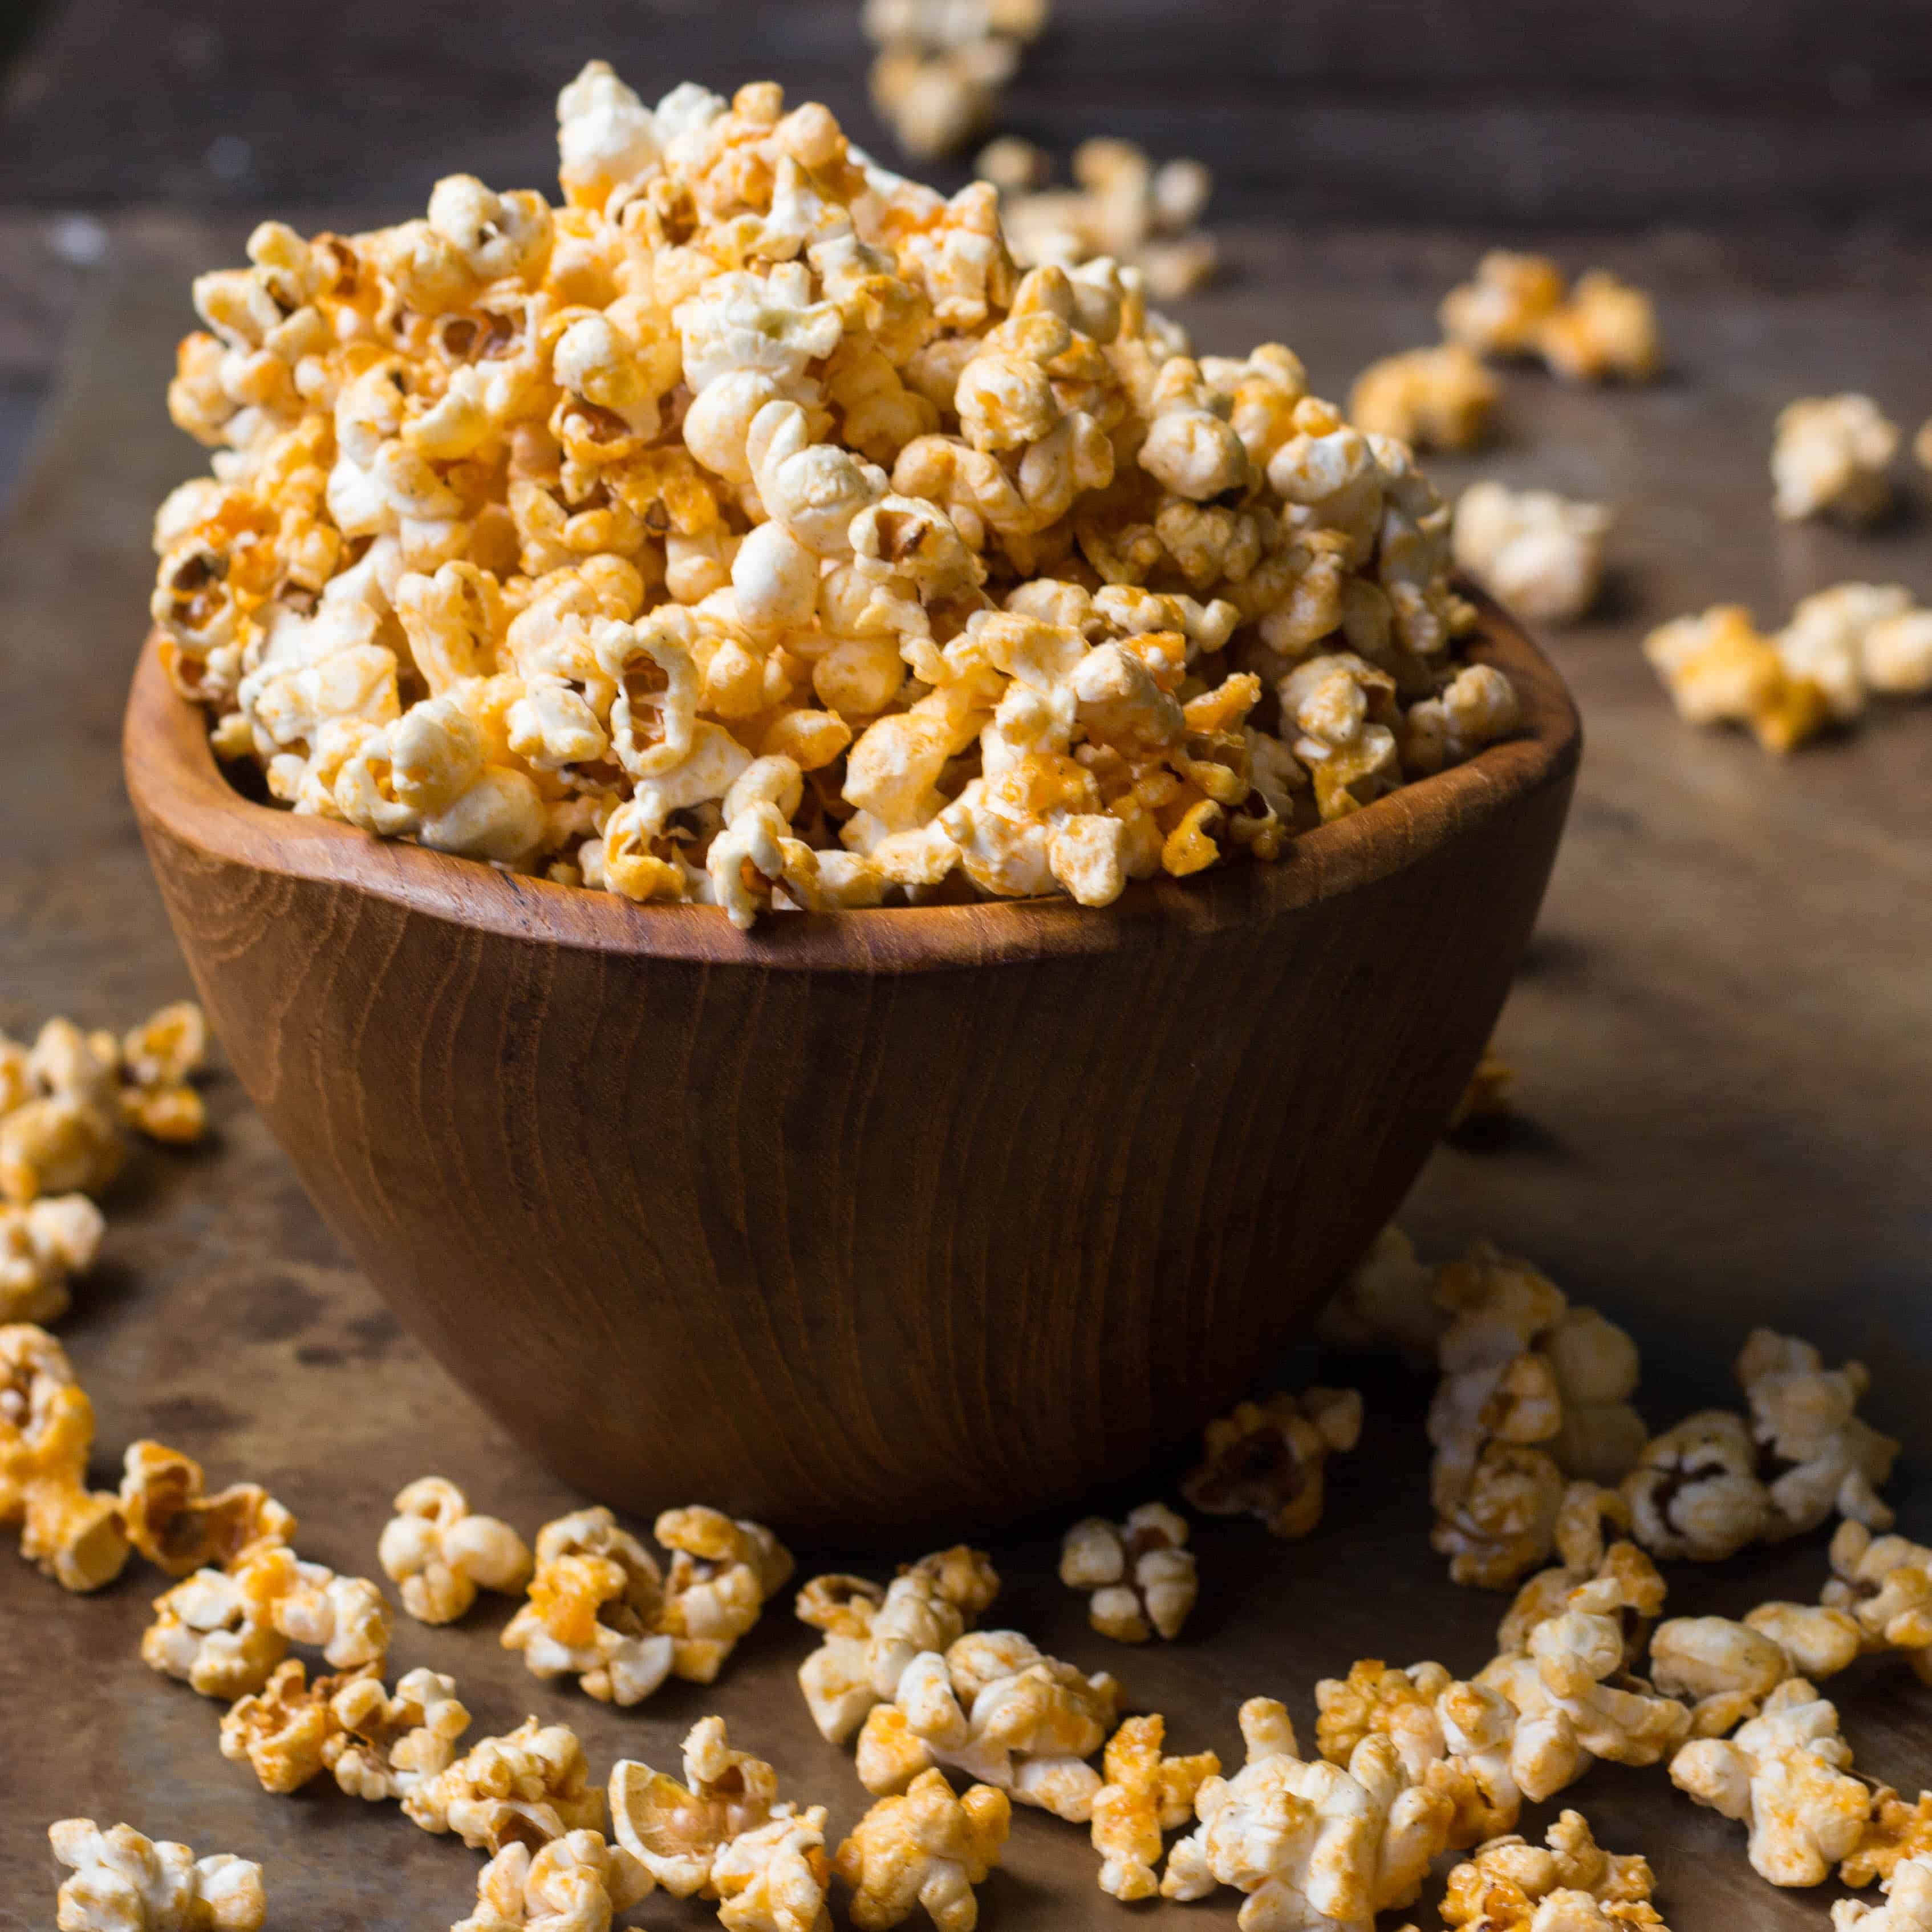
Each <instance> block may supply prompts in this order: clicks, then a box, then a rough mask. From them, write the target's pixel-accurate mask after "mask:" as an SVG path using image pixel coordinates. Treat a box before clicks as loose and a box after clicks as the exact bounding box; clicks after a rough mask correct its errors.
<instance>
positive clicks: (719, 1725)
mask: <svg viewBox="0 0 1932 1932" xmlns="http://www.w3.org/2000/svg"><path fill="white" fill-rule="evenodd" d="M777 1799H778V1778H777V1775H776V1774H775V1772H773V1771H772V1768H771V1766H769V1764H767V1763H766V1762H765V1761H764V1760H763V1759H762V1758H759V1757H754V1756H753V1755H752V1754H751V1753H750V1752H749V1751H736V1750H733V1748H731V1745H730V1741H729V1739H728V1738H727V1736H726V1733H725V1728H724V1719H723V1718H717V1717H711V1718H702V1719H700V1721H699V1722H698V1723H697V1724H695V1725H694V1726H693V1727H692V1728H691V1732H690V1734H689V1735H688V1736H687V1737H686V1738H685V1741H684V1782H683V1783H682V1784H679V1782H678V1781H677V1780H676V1779H675V1778H671V1777H669V1776H667V1775H666V1774H664V1772H657V1771H653V1770H652V1769H651V1768H650V1766H649V1765H646V1764H641V1763H637V1762H636V1761H635V1760H631V1759H628V1758H627V1759H624V1760H620V1761H619V1763H617V1764H616V1765H615V1766H613V1767H612V1769H611V1772H610V1820H611V1829H612V1832H613V1834H614V1835H615V1837H616V1841H617V1843H619V1845H621V1846H622V1847H623V1848H624V1849H625V1851H626V1852H628V1853H629V1854H630V1855H631V1856H632V1857H633V1858H635V1859H637V1861H638V1862H639V1864H640V1865H641V1866H642V1867H643V1869H644V1870H646V1871H647V1872H648V1873H649V1874H650V1876H651V1877H652V1879H653V1881H654V1882H656V1883H657V1884H659V1885H662V1886H663V1887H664V1889H665V1890H666V1891H668V1892H670V1894H672V1896H673V1897H676V1898H691V1897H700V1896H702V1897H712V1896H714V1895H715V1888H714V1887H713V1885H712V1866H713V1864H714V1863H715V1861H716V1859H717V1858H718V1854H719V1853H720V1852H721V1851H722V1850H723V1849H724V1847H725V1846H727V1845H729V1844H730V1843H732V1842H733V1841H735V1840H736V1839H738V1838H739V1837H740V1836H741V1835H743V1834H745V1833H747V1832H755V1831H757V1830H759V1829H761V1828H762V1827H763V1826H766V1824H768V1823H769V1822H770V1821H771V1820H772V1818H773V1817H775V1816H777V1815H778V1814H779V1812H780V1810H781V1808H780V1807H779V1806H778V1803H777ZM782 1810H783V1811H784V1814H785V1815H787V1816H788V1815H789V1814H790V1807H789V1806H786V1807H784V1808H782Z"/></svg>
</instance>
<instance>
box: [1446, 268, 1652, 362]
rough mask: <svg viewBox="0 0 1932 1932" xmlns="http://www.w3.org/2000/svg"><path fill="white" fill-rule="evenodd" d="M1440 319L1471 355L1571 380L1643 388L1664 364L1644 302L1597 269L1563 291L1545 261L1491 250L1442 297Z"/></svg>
mask: <svg viewBox="0 0 1932 1932" xmlns="http://www.w3.org/2000/svg"><path fill="white" fill-rule="evenodd" d="M1441 320H1442V330H1443V333H1444V334H1445V335H1447V336H1448V338H1449V339H1450V341H1451V342H1454V343H1457V344H1460V345H1461V346H1463V347H1465V348H1466V349H1469V350H1473V351H1474V352H1475V353H1476V354H1477V355H1478V356H1541V357H1543V359H1544V361H1545V362H1547V363H1548V364H1549V365H1550V370H1551V371H1552V372H1553V374H1556V375H1559V376H1562V377H1565V378H1567V379H1568V380H1570V381H1571V382H1586V383H1600V382H1603V381H1604V380H1607V379H1608V378H1610V377H1622V378H1623V379H1625V380H1627V381H1630V382H1636V383H1640V382H1646V381H1648V380H1649V379H1650V378H1651V377H1653V376H1655V374H1657V371H1658V365H1660V364H1661V362H1662V360H1663V349H1662V345H1661V342H1660V341H1659V339H1658V328H1657V314H1656V311H1655V308H1654V306H1653V305H1652V302H1651V299H1650V298H1649V296H1647V295H1646V294H1645V293H1644V292H1643V290H1641V289H1637V288H1633V287H1631V285H1630V284H1628V282H1625V281H1621V280H1619V278H1618V277H1616V276H1615V275H1612V274H1611V273H1610V272H1609V271H1608V270H1607V269H1590V270H1589V271H1588V272H1586V273H1585V274H1583V275H1580V276H1579V277H1578V278H1577V285H1576V287H1574V289H1568V290H1566V288H1565V283H1564V278H1563V272H1562V270H1561V269H1559V267H1558V266H1556V263H1554V262H1553V261H1552V260H1550V258H1549V257H1548V256H1547V255H1517V254H1511V253H1509V252H1508V251H1507V250H1504V249H1493V250H1492V251H1490V253H1489V254H1487V255H1485V256H1484V257H1483V259H1482V260H1481V261H1480V262H1479V263H1478V264H1477V265H1476V274H1475V279H1474V280H1473V281H1469V282H1466V283H1463V284H1461V285H1460V286H1459V287H1456V288H1454V289H1452V290H1450V292H1449V293H1448V295H1447V296H1445V297H1444V298H1443V302H1442V311H1441Z"/></svg>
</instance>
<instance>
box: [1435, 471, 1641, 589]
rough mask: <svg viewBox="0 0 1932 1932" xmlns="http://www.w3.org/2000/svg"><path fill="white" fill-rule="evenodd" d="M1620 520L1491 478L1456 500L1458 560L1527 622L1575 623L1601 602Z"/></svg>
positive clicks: (1593, 506) (1594, 507) (1591, 506)
mask: <svg viewBox="0 0 1932 1932" xmlns="http://www.w3.org/2000/svg"><path fill="white" fill-rule="evenodd" d="M1614 521H1615V518H1614V517H1613V515H1612V514H1611V512H1610V510H1609V509H1608V508H1607V507H1606V506H1605V505H1604V504H1601V503H1579V502H1571V500H1570V499H1568V497H1565V496H1558V495H1557V493H1556V491H1555V490H1512V489H1511V488H1510V487H1509V486H1508V484H1505V483H1499V482H1496V481H1494V480H1493V479H1491V478H1485V479H1484V481H1481V482H1478V483H1472V484H1470V485H1469V487H1468V488H1467V489H1466V490H1464V491H1463V493H1462V495H1461V496H1459V497H1458V498H1457V499H1456V523H1455V555H1456V562H1457V564H1458V565H1459V566H1460V568H1463V569H1464V570H1466V571H1468V572H1469V574H1470V575H1471V576H1472V577H1474V578H1475V580H1477V582H1478V583H1481V585H1482V586H1483V587H1484V589H1486V590H1487V591H1488V592H1490V595H1492V596H1493V597H1495V598H1497V599H1498V600H1499V601H1501V602H1502V603H1504V604H1508V607H1510V609H1511V610H1513V611H1514V613H1516V614H1517V616H1519V617H1521V618H1523V619H1524V620H1525V621H1526V622H1529V623H1535V624H1574V623H1575V622H1577V620H1578V619H1580V618H1581V617H1583V616H1587V615H1588V614H1589V609H1590V606H1591V605H1592V604H1594V603H1595V601H1597V592H1598V589H1599V587H1600V586H1601V584H1602V583H1603V578H1604V539H1605V538H1607V536H1608V535H1610V526H1611V524H1612V523H1613V522H1614Z"/></svg>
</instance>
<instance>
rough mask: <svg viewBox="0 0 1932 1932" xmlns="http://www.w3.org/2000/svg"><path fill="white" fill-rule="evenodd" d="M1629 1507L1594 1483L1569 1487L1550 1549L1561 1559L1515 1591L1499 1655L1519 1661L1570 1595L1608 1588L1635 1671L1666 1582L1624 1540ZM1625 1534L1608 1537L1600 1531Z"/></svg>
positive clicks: (1500, 1631)
mask: <svg viewBox="0 0 1932 1932" xmlns="http://www.w3.org/2000/svg"><path fill="white" fill-rule="evenodd" d="M1609 1529H1614V1530H1617V1531H1620V1532H1624V1534H1622V1535H1619V1536H1617V1537H1616V1538H1614V1539H1611V1538H1607V1536H1606V1535H1605V1532H1606V1531H1607V1530H1609ZM1630 1530H1631V1508H1630V1505H1629V1503H1628V1502H1627V1501H1626V1500H1625V1498H1624V1496H1623V1495H1622V1492H1621V1491H1619V1490H1607V1489H1604V1488H1601V1487H1599V1486H1598V1484H1595V1483H1589V1482H1577V1483H1572V1484H1571V1485H1570V1486H1569V1487H1568V1488H1567V1489H1566V1490H1565V1491H1564V1492H1563V1500H1562V1504H1561V1505H1560V1506H1559V1508H1558V1510H1557V1512H1556V1551H1557V1555H1558V1556H1559V1559H1560V1561H1559V1562H1558V1563H1557V1564H1556V1566H1555V1567H1554V1568H1551V1569H1548V1570H1542V1571H1538V1573H1537V1574H1535V1576H1533V1577H1531V1578H1529V1580H1528V1581H1527V1582H1526V1583H1524V1584H1523V1587H1522V1588H1521V1589H1520V1590H1518V1591H1517V1594H1516V1598H1515V1601H1514V1602H1513V1603H1511V1605H1510V1607H1509V1609H1508V1611H1507V1612H1506V1613H1505V1614H1504V1616H1503V1619H1502V1622H1501V1623H1500V1624H1499V1625H1498V1626H1497V1627H1496V1650H1497V1652H1498V1654H1499V1655H1501V1656H1505V1657H1508V1656H1520V1655H1524V1654H1526V1652H1527V1651H1528V1649H1529V1635H1530V1632H1531V1631H1533V1630H1534V1629H1535V1628H1536V1626H1537V1625H1538V1624H1540V1623H1541V1622H1543V1621H1544V1619H1546V1618H1548V1617H1554V1616H1561V1615H1562V1613H1563V1612H1564V1611H1565V1610H1568V1608H1569V1607H1570V1600H1571V1597H1572V1595H1574V1593H1575V1592H1577V1590H1579V1589H1581V1588H1582V1587H1583V1586H1584V1585H1585V1584H1586V1583H1605V1584H1608V1585H1610V1586H1613V1595H1614V1596H1615V1598H1616V1602H1617V1604H1618V1608H1619V1616H1620V1617H1621V1619H1622V1623H1623V1625H1624V1629H1625V1646H1624V1650H1625V1658H1624V1661H1625V1664H1627V1665H1629V1666H1631V1667H1634V1666H1635V1665H1636V1664H1637V1660H1638V1658H1640V1656H1641V1655H1643V1643H1644V1640H1645V1638H1646V1637H1647V1636H1648V1635H1649V1631H1650V1627H1651V1625H1652V1624H1653V1623H1655V1622H1656V1620H1657V1614H1658V1611H1660V1610H1661V1609H1662V1608H1663V1607H1664V1579H1663V1578H1662V1577H1661V1576H1659V1575H1658V1571H1657V1566H1656V1565H1655V1564H1654V1563H1653V1562H1652V1561H1651V1560H1650V1559H1649V1557H1648V1556H1646V1555H1645V1554H1644V1553H1643V1550H1640V1549H1639V1548H1638V1547H1637V1544H1634V1543H1633V1542H1631V1541H1630V1540H1629V1535H1628V1532H1630Z"/></svg>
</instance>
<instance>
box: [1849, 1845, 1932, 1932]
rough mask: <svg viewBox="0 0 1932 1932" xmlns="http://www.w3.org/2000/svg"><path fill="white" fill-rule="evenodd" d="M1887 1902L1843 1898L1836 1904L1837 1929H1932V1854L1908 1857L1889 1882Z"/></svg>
mask: <svg viewBox="0 0 1932 1932" xmlns="http://www.w3.org/2000/svg"><path fill="white" fill-rule="evenodd" d="M1832 1927H1833V1932H1852V1928H1853V1927H1856V1928H1857V1932H1932V1856H1927V1857H1924V1858H1907V1859H1906V1860H1905V1861H1903V1863H1902V1864H1900V1865H1899V1866H1897V1868H1896V1869H1895V1870H1894V1871H1893V1873H1892V1874H1891V1877H1890V1878H1888V1879H1886V1880H1885V1903H1884V1904H1882V1905H1880V1906H1870V1905H1867V1904H1866V1903H1864V1902H1863V1900H1859V1899H1855V1898H1841V1899H1840V1900H1838V1903H1836V1904H1835V1905H1834V1906H1832Z"/></svg>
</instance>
